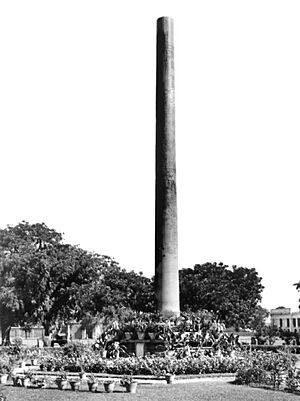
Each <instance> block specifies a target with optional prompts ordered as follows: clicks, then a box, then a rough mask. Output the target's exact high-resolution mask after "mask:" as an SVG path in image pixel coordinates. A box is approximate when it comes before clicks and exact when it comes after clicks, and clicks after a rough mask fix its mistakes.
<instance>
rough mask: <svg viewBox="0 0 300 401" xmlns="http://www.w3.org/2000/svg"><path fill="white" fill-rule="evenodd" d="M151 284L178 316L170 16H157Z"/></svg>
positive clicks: (169, 312)
mask: <svg viewBox="0 0 300 401" xmlns="http://www.w3.org/2000/svg"><path fill="white" fill-rule="evenodd" d="M155 284H156V296H157V305H158V310H159V311H160V312H161V314H162V315H163V316H165V317H170V316H178V315H179V314H180V307H179V277H178V251H177V193H176V153H175V86H174V36H173V20H172V18H169V17H161V18H159V19H158V20H157V43H156V182H155Z"/></svg>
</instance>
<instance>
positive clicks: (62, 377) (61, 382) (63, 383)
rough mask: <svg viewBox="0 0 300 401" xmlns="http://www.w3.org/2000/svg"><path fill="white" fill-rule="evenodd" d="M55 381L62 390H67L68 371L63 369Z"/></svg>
mask: <svg viewBox="0 0 300 401" xmlns="http://www.w3.org/2000/svg"><path fill="white" fill-rule="evenodd" d="M55 383H56V384H57V387H58V388H59V389H60V390H66V389H67V387H68V379H67V374H66V372H63V371H61V372H60V373H59V375H58V376H57V377H56V379H55Z"/></svg>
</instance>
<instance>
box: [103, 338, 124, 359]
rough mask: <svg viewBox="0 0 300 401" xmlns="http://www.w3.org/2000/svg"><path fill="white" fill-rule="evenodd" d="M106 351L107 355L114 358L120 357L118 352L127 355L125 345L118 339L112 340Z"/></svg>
mask: <svg viewBox="0 0 300 401" xmlns="http://www.w3.org/2000/svg"><path fill="white" fill-rule="evenodd" d="M108 352H109V355H110V356H111V357H112V358H115V359H118V358H119V357H120V354H123V355H124V354H125V355H128V354H127V352H126V347H125V345H121V344H120V343H119V341H114V342H113V343H112V344H110V346H109V347H108Z"/></svg>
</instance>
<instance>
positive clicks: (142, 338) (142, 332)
mask: <svg viewBox="0 0 300 401" xmlns="http://www.w3.org/2000/svg"><path fill="white" fill-rule="evenodd" d="M137 336H138V339H139V340H144V339H145V332H144V331H138V332H137Z"/></svg>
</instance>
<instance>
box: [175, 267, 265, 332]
mask: <svg viewBox="0 0 300 401" xmlns="http://www.w3.org/2000/svg"><path fill="white" fill-rule="evenodd" d="M179 274H180V303H181V309H182V310H186V309H191V310H193V311H196V310H199V309H207V310H210V311H213V312H214V313H216V314H217V316H218V318H219V319H220V320H221V321H223V322H224V323H225V324H226V326H235V327H236V328H238V327H248V326H249V325H250V323H251V321H253V317H254V316H255V315H256V313H257V308H258V304H259V301H260V300H261V292H262V290H263V286H262V284H261V277H259V276H258V274H257V272H256V270H255V269H253V268H252V269H248V268H245V267H237V266H233V267H232V268H231V269H230V268H229V267H228V266H226V265H223V264H222V263H219V264H216V263H205V264H203V265H195V267H194V269H182V270H180V272H179Z"/></svg>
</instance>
